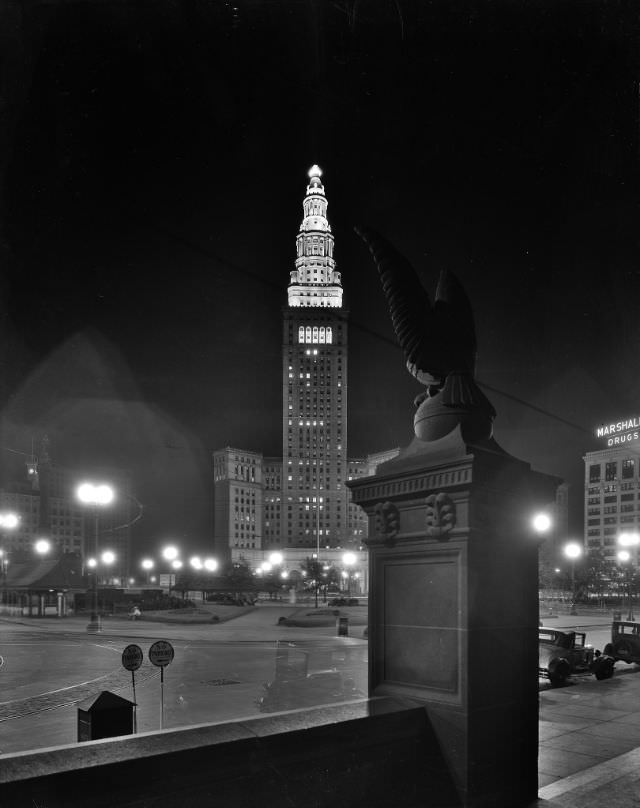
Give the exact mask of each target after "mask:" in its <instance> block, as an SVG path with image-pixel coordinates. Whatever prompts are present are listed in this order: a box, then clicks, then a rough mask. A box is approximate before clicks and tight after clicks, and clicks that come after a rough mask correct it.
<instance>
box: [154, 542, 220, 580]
mask: <svg viewBox="0 0 640 808" xmlns="http://www.w3.org/2000/svg"><path fill="white" fill-rule="evenodd" d="M162 558H163V559H164V560H165V561H167V562H168V563H169V565H170V566H171V569H173V570H176V571H177V570H181V569H182V568H183V567H184V561H182V559H181V558H180V550H179V549H178V548H177V547H176V546H175V545H173V544H170V545H168V546H167V547H165V548H164V549H163V550H162ZM155 565H156V564H155V561H154V560H153V559H152V558H143V559H142V562H141V567H142V569H143V570H145V572H146V573H147V575H149V574H150V573H151V570H152V569H154V567H155ZM189 565H190V566H191V568H192V569H194V570H198V571H199V570H206V571H207V572H215V571H216V570H217V569H218V562H217V560H216V559H215V558H201V557H200V556H198V555H194V556H191V558H190V559H189Z"/></svg>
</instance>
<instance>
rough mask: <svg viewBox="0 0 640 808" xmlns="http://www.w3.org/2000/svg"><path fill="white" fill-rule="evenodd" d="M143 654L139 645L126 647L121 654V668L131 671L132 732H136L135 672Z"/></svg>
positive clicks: (140, 663)
mask: <svg viewBox="0 0 640 808" xmlns="http://www.w3.org/2000/svg"><path fill="white" fill-rule="evenodd" d="M142 660H143V654H142V648H140V646H139V645H127V647H126V648H125V649H124V651H123V652H122V667H123V668H124V669H125V670H127V671H131V687H132V688H133V732H134V734H135V733H136V732H137V731H138V715H137V710H138V705H137V703H136V671H137V670H138V668H139V667H140V665H142Z"/></svg>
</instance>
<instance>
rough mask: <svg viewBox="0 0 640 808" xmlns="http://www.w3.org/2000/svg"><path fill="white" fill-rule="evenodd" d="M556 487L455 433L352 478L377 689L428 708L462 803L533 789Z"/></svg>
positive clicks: (518, 801)
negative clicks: (362, 525)
mask: <svg viewBox="0 0 640 808" xmlns="http://www.w3.org/2000/svg"><path fill="white" fill-rule="evenodd" d="M558 483H559V480H558V479H557V478H552V477H549V476H547V475H543V474H539V473H536V472H533V471H532V470H531V468H530V466H529V465H528V464H527V463H524V462H522V461H520V460H517V459H516V458H513V457H511V456H510V455H508V454H507V453H505V452H504V451H503V450H502V449H501V448H500V447H499V446H498V444H497V443H496V442H495V441H494V440H492V439H489V440H487V441H484V442H482V443H480V444H477V445H468V444H467V443H465V441H464V440H463V438H462V436H461V433H460V429H459V428H457V429H456V430H455V431H454V432H453V433H451V434H450V435H448V436H446V437H445V438H442V439H440V440H439V441H436V442H433V443H429V444H425V443H423V442H421V441H419V440H418V439H415V440H414V443H413V444H411V446H410V447H408V449H406V450H404V451H403V452H402V453H401V454H400V455H399V456H398V457H397V458H395V459H394V460H391V461H389V462H387V463H384V464H382V465H381V466H379V467H378V472H377V474H376V476H375V477H369V478H364V479H361V480H357V481H353V482H351V483H349V487H350V488H351V491H352V494H353V500H354V502H356V503H357V504H358V505H360V506H362V507H363V508H364V510H365V511H366V512H367V514H368V516H369V522H370V524H369V537H370V538H369V540H368V542H367V543H368V546H369V559H370V561H369V563H370V588H369V666H370V669H369V686H370V694H371V695H376V696H378V695H394V696H399V697H404V698H409V699H412V700H417V701H418V702H420V703H422V704H423V705H424V707H425V710H426V712H427V714H428V717H429V719H430V722H431V724H432V726H433V728H434V730H435V733H436V736H437V738H438V742H439V744H440V746H441V751H442V754H443V757H444V759H445V760H446V764H447V767H448V769H449V771H450V773H451V775H452V777H453V780H454V782H455V784H456V787H457V789H458V794H459V796H460V800H461V804H462V805H465V806H474V807H475V806H496V808H497V806H500V808H503V807H504V806H507V805H508V806H510V808H517V806H526V805H529V804H530V803H531V802H532V801H534V800H535V799H536V796H537V788H538V786H537V756H538V643H537V627H538V563H537V554H538V537H536V536H535V535H534V533H533V531H532V528H531V525H530V519H531V516H532V515H533V513H535V511H536V510H537V509H540V508H543V507H549V506H550V505H551V504H552V503H553V502H554V499H555V489H556V487H557V485H558ZM434 804H437V802H436V803H434Z"/></svg>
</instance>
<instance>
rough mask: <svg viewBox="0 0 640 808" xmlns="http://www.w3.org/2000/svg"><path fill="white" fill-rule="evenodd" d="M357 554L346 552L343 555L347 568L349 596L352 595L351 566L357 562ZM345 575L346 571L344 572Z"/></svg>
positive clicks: (343, 561)
mask: <svg viewBox="0 0 640 808" xmlns="http://www.w3.org/2000/svg"><path fill="white" fill-rule="evenodd" d="M356 560H357V559H356V556H355V553H345V554H344V555H343V556H342V563H343V564H344V565H345V567H346V568H347V572H346V578H347V597H351V570H350V569H349V567H352V566H353V565H354V564H355V563H356ZM343 577H345V576H344V573H343Z"/></svg>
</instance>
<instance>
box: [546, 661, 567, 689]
mask: <svg viewBox="0 0 640 808" xmlns="http://www.w3.org/2000/svg"><path fill="white" fill-rule="evenodd" d="M570 673H571V670H570V668H569V664H568V663H567V662H566V661H565V660H564V659H556V660H553V661H552V662H551V664H550V665H549V681H550V682H551V684H552V685H553V687H560V685H563V684H565V682H566V681H567V679H568V678H569V674H570Z"/></svg>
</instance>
